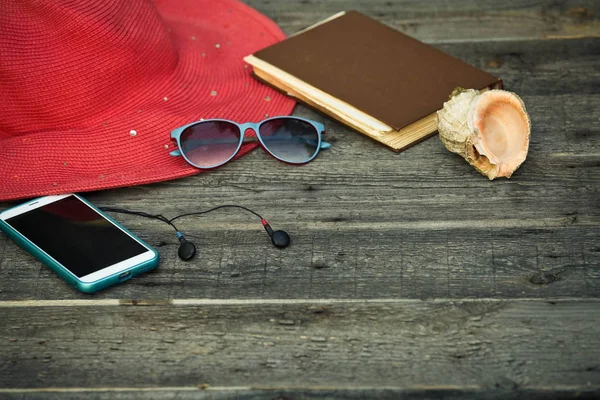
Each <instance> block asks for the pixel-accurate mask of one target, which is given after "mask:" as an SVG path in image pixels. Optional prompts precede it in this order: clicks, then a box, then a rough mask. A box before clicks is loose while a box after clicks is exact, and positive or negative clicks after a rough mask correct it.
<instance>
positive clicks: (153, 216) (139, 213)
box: [100, 204, 264, 232]
mask: <svg viewBox="0 0 600 400" xmlns="http://www.w3.org/2000/svg"><path fill="white" fill-rule="evenodd" d="M221 208H241V209H242V210H246V211H248V212H249V213H251V214H254V215H256V216H257V217H258V218H260V220H261V221H264V218H263V217H262V216H261V215H260V214H258V213H257V212H255V211H253V210H251V209H249V208H247V207H244V206H238V205H236V204H223V205H220V206H217V207H213V208H211V209H209V210H205V211H198V212H192V213H186V214H180V215H177V216H175V217H173V218H171V219H168V218H167V217H165V216H164V215H162V214H149V213H147V212H144V211H134V210H126V209H123V208H114V207H100V210H102V211H108V212H114V213H119V214H129V215H137V216H138V217H144V218H150V219H157V220H159V221H162V222H164V223H166V224H169V225H171V226H172V227H173V229H175V231H176V232H179V229H177V227H176V226H175V224H174V223H173V221H175V220H177V219H179V218H183V217H189V216H192V215H203V214H208V213H210V212H213V211H216V210H219V209H221Z"/></svg>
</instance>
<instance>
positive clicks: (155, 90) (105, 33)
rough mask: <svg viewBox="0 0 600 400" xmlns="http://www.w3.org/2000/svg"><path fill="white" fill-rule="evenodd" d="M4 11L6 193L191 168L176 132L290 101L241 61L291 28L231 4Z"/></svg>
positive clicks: (109, 182) (0, 165)
mask: <svg viewBox="0 0 600 400" xmlns="http://www.w3.org/2000/svg"><path fill="white" fill-rule="evenodd" d="M0 10H2V11H1V12H0V200H9V199H17V198H24V197H34V196H39V195H46V194H57V193H68V192H81V191H89V190H98V189H106V188H113V187H121V186H131V185H137V184H144V183H150V182H157V181H163V180H168V179H174V178H179V177H183V176H188V175H192V174H195V173H198V172H199V170H198V169H196V168H194V167H191V166H190V165H188V164H186V162H185V161H184V160H183V159H182V158H181V157H171V156H169V152H171V151H172V150H173V143H172V142H171V140H170V137H169V134H170V131H171V130H173V129H174V128H177V127H179V126H182V125H185V124H186V123H189V122H192V121H196V120H199V119H201V118H205V119H206V118H217V117H218V118H225V119H231V120H234V121H238V122H247V121H258V120H261V119H264V118H265V117H266V116H274V115H287V114H289V113H290V112H291V110H292V108H293V106H294V102H293V101H292V100H290V99H288V98H286V97H285V96H283V95H281V94H278V93H276V92H275V91H273V90H271V89H269V88H268V87H266V86H264V85H262V84H260V83H258V82H257V81H256V80H254V79H252V78H251V70H250V68H248V67H247V66H246V65H245V63H244V62H243V60H242V58H243V57H244V56H246V55H248V54H251V53H253V52H255V51H256V50H259V49H261V48H263V47H266V46H268V45H270V44H272V43H274V42H277V41H279V40H281V39H282V38H283V37H284V35H283V33H282V32H281V30H280V29H279V28H278V27H277V26H276V25H275V24H274V23H273V22H272V21H270V20H269V19H268V18H266V17H265V16H263V15H261V14H259V13H258V12H257V11H255V10H253V9H251V8H250V7H248V6H246V5H244V4H242V3H240V2H238V1H235V0H160V1H159V0H156V1H150V0H127V1H120V0H113V1H110V0H96V1H65V0H63V1H55V0H47V1H43V0H20V1H14V0H0ZM244 146H245V147H244V148H243V149H242V151H241V154H244V153H246V152H247V151H249V150H251V149H252V148H253V147H254V146H255V144H248V145H244Z"/></svg>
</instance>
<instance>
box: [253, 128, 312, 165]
mask: <svg viewBox="0 0 600 400" xmlns="http://www.w3.org/2000/svg"><path fill="white" fill-rule="evenodd" d="M259 133H260V137H261V139H262V141H263V144H264V145H265V147H266V148H267V150H269V151H270V152H271V153H272V154H273V155H274V156H276V157H277V158H279V159H281V160H283V161H285V162H288V163H292V164H302V163H305V162H307V161H309V160H310V159H311V158H313V157H314V155H315V154H316V153H317V151H318V150H319V133H318V132H317V129H316V128H315V127H314V126H313V125H312V124H309V123H308V122H306V121H303V120H301V119H295V118H275V119H271V120H269V121H266V122H263V123H262V125H261V126H260V132H259Z"/></svg>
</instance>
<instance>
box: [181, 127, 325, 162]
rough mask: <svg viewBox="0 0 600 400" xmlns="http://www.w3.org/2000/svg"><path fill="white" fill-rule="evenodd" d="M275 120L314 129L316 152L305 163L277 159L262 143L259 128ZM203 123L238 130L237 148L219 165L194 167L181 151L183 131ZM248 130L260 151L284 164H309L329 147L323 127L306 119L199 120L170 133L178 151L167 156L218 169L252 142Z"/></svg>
mask: <svg viewBox="0 0 600 400" xmlns="http://www.w3.org/2000/svg"><path fill="white" fill-rule="evenodd" d="M277 119H293V120H299V121H304V122H307V123H309V124H310V125H312V126H313V127H314V128H315V130H316V131H317V137H318V142H317V143H316V146H315V147H316V148H317V151H315V154H313V156H312V157H311V158H309V159H308V160H306V161H302V162H293V161H288V160H285V159H283V158H281V157H278V156H276V155H275V154H273V152H272V151H271V150H269V148H268V147H267V146H266V145H265V143H264V142H263V139H262V137H261V136H260V126H261V125H262V124H264V123H266V122H269V121H273V120H277ZM205 122H228V123H230V124H233V125H236V126H237V127H238V128H239V130H240V142H239V143H238V147H237V149H236V150H235V151H234V152H233V154H232V155H231V157H229V158H228V159H227V160H225V161H223V162H221V163H218V164H215V165H211V166H199V165H196V164H194V163H193V162H192V161H190V160H189V159H188V158H187V157H186V155H185V153H184V152H183V151H181V148H182V147H181V142H180V139H181V134H182V133H183V131H185V130H186V129H187V128H189V127H191V126H194V125H198V124H202V123H205ZM248 129H252V130H253V131H254V133H255V134H256V138H257V139H258V143H259V144H260V147H262V149H263V150H264V151H266V152H267V153H268V154H269V155H271V156H272V157H274V158H275V159H277V160H279V161H281V162H284V163H286V164H291V165H303V164H306V163H309V162H311V161H312V160H313V159H314V158H315V157H316V156H317V154H319V150H321V149H323V150H325V149H329V148H330V147H331V143H327V142H325V141H324V140H323V139H322V134H323V133H324V132H325V126H324V125H323V124H321V123H319V122H316V121H311V120H310V119H306V118H300V117H290V116H281V117H272V118H268V119H265V120H262V121H260V122H258V123H252V122H246V123H243V124H238V123H237V122H234V121H231V120H228V119H201V120H199V121H195V122H192V123H189V124H187V125H184V126H180V127H179V128H176V129H174V130H173V131H171V139H174V140H175V141H176V143H177V147H178V149H177V150H174V151H172V152H171V153H169V154H170V155H171V156H174V157H179V156H182V157H183V158H184V159H185V161H186V162H187V163H188V164H190V165H192V166H194V167H196V168H199V169H214V168H218V167H220V166H223V165H225V164H227V163H228V162H229V161H231V160H232V159H233V158H234V157H235V156H236V155H237V154H238V153H239V151H240V149H241V148H242V144H244V143H250V142H253V141H254V140H252V139H254V138H253V137H246V131H247V130H248Z"/></svg>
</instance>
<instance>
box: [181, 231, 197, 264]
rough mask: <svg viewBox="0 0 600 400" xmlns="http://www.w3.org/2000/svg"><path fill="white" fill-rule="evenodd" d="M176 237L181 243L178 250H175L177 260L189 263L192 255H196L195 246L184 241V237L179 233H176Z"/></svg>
mask: <svg viewBox="0 0 600 400" xmlns="http://www.w3.org/2000/svg"><path fill="white" fill-rule="evenodd" d="M177 237H178V238H179V242H180V243H181V244H180V245H179V250H177V254H179V258H181V259H182V260H183V261H189V260H191V259H192V258H194V255H195V254H196V246H195V245H194V243H192V242H188V241H187V240H185V237H183V234H182V233H181V232H177Z"/></svg>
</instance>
